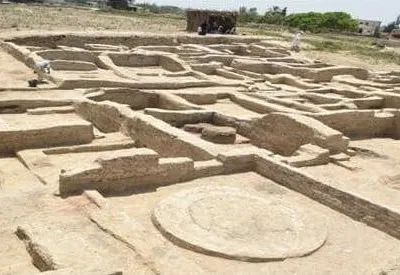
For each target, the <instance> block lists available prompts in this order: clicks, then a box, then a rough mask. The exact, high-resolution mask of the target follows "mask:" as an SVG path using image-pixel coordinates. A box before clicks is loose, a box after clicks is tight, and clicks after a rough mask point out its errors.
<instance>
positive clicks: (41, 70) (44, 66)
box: [34, 60, 50, 83]
mask: <svg viewBox="0 0 400 275" xmlns="http://www.w3.org/2000/svg"><path fill="white" fill-rule="evenodd" d="M34 71H35V74H37V75H38V77H37V80H38V82H39V83H41V82H43V81H44V80H45V79H46V78H47V75H49V74H50V61H49V60H42V61H38V62H36V63H35V68H34Z"/></svg>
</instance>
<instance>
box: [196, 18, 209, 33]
mask: <svg viewBox="0 0 400 275" xmlns="http://www.w3.org/2000/svg"><path fill="white" fill-rule="evenodd" d="M207 28H208V24H207V21H206V20H204V22H203V23H201V25H200V27H199V28H198V30H199V35H206V34H207Z"/></svg>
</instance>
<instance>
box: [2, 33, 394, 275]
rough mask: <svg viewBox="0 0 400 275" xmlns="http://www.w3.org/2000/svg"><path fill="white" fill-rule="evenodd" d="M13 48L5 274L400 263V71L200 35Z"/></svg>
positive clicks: (66, 39)
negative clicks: (44, 70) (41, 70)
mask: <svg viewBox="0 0 400 275" xmlns="http://www.w3.org/2000/svg"><path fill="white" fill-rule="evenodd" d="M0 60H1V64H0V156H1V157H0V228H1V231H0V255H1V257H0V274H10V275H11V274H17V275H31V274H41V273H43V274H49V275H50V274H51V275H67V274H92V275H95V274H100V275H102V274H104V275H110V274H171V275H175V274H185V275H186V274H376V275H380V274H391V275H394V274H400V71H370V70H367V69H366V68H358V67H351V66H337V65H332V64H327V63H324V62H322V61H319V60H311V59H308V58H304V57H301V56H299V55H297V54H296V53H292V52H291V51H289V49H288V48H285V47H284V46H282V45H277V44H276V43H272V42H269V41H268V40H265V39H262V38H260V37H254V36H218V35H209V36H206V37H200V36H195V35H189V34H168V35H167V34H164V35H150V34H148V35H146V34H132V33H131V34H112V33H110V34H108V33H107V32H103V33H97V32H93V33H85V34H81V33H73V32H72V33H63V34H60V33H42V34H36V35H32V34H31V35H19V36H18V35H17V36H9V37H7V38H4V39H3V40H1V41H0ZM43 60H48V61H49V62H50V67H51V71H50V74H48V75H47V79H46V80H45V81H43V82H41V83H39V84H38V85H37V86H36V87H29V85H28V80H30V79H33V78H35V77H37V75H36V74H34V73H33V71H34V67H35V64H37V63H38V62H41V61H43Z"/></svg>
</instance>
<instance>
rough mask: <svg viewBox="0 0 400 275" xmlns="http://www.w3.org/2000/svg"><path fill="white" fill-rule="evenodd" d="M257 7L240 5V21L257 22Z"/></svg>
mask: <svg viewBox="0 0 400 275" xmlns="http://www.w3.org/2000/svg"><path fill="white" fill-rule="evenodd" d="M259 17H260V16H259V14H258V11H257V8H250V9H247V7H240V8H239V21H240V22H257V21H258V19H259Z"/></svg>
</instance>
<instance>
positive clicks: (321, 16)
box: [285, 12, 358, 32]
mask: <svg viewBox="0 0 400 275" xmlns="http://www.w3.org/2000/svg"><path fill="white" fill-rule="evenodd" d="M285 24H287V25H288V26H290V27H294V28H299V29H301V30H303V31H311V32H321V31H326V30H335V31H354V30H355V29H356V28H357V26H358V22H357V20H355V19H353V18H352V17H351V16H350V15H349V14H347V13H344V12H327V13H319V12H308V13H296V14H291V15H289V16H287V17H286V18H285Z"/></svg>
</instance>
